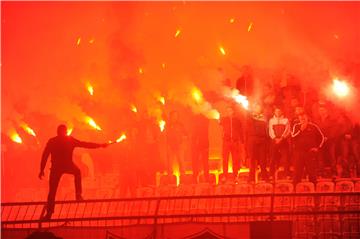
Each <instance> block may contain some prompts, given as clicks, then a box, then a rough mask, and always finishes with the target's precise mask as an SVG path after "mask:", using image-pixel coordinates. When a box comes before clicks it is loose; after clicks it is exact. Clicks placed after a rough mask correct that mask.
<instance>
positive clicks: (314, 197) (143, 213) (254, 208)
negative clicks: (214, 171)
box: [1, 192, 360, 238]
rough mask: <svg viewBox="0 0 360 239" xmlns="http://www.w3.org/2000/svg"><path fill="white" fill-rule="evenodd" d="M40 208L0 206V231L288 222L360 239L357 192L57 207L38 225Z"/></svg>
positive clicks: (298, 229)
mask: <svg viewBox="0 0 360 239" xmlns="http://www.w3.org/2000/svg"><path fill="white" fill-rule="evenodd" d="M45 205H46V203H45V202H17V203H16V202H14V203H2V204H1V207H2V211H1V219H2V228H3V229H7V228H8V229H10V228H12V229H15V228H51V227H64V226H71V227H114V226H115V227H117V226H127V225H140V224H143V225H146V224H147V225H155V226H156V225H159V224H168V223H178V222H201V223H204V222H205V223H219V222H220V223H221V222H223V223H238V222H251V221H284V220H285V221H292V222H293V230H294V235H305V236H306V235H307V236H309V237H311V235H322V234H324V235H325V234H329V235H341V236H344V237H346V238H349V236H350V238H360V192H341V193H261V194H260V193H258V194H256V193H255V194H232V195H211V196H210V195H208V196H177V197H146V198H120V199H101V200H100V199H93V200H84V201H80V202H79V201H57V202H56V207H55V212H54V214H53V217H52V219H51V220H49V221H42V220H40V218H41V216H42V215H43V214H44V212H45Z"/></svg>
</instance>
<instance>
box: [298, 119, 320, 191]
mask: <svg viewBox="0 0 360 239" xmlns="http://www.w3.org/2000/svg"><path fill="white" fill-rule="evenodd" d="M291 136H292V137H293V139H294V147H295V148H294V149H295V154H296V157H295V176H294V184H295V185H296V184H297V183H298V182H300V181H301V178H302V177H303V174H304V172H306V174H308V175H309V180H310V181H311V182H313V183H316V169H317V154H318V152H319V150H320V148H321V147H322V145H323V143H324V140H325V137H324V135H323V133H322V132H321V130H320V128H319V127H318V126H317V125H316V124H314V123H312V122H310V121H309V118H308V116H307V115H306V114H301V115H299V123H297V124H295V125H294V127H293V130H292V133H291Z"/></svg>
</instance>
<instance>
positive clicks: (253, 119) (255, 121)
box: [247, 104, 269, 182]
mask: <svg viewBox="0 0 360 239" xmlns="http://www.w3.org/2000/svg"><path fill="white" fill-rule="evenodd" d="M247 127H248V137H247V138H248V154H249V158H250V175H249V181H251V182H253V181H255V172H256V169H257V165H258V164H259V165H260V169H261V177H262V179H263V180H266V181H267V180H268V179H269V175H268V172H267V169H266V157H267V151H268V143H269V136H268V130H267V122H266V119H265V117H264V115H263V114H262V107H261V105H259V104H256V105H254V110H253V112H252V114H251V115H250V116H249V117H248V124H247Z"/></svg>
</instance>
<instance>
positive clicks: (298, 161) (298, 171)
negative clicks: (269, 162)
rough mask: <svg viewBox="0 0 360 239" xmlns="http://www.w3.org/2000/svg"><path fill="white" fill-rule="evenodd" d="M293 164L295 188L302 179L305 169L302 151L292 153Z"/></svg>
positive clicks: (304, 158) (304, 157)
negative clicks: (293, 157)
mask: <svg viewBox="0 0 360 239" xmlns="http://www.w3.org/2000/svg"><path fill="white" fill-rule="evenodd" d="M294 156H295V162H294V167H295V169H294V171H295V172H294V185H295V186H296V184H297V183H299V182H300V181H301V179H302V176H303V173H304V167H305V160H306V156H304V154H303V152H302V150H298V149H297V150H295V151H294Z"/></svg>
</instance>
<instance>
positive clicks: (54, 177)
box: [39, 124, 109, 220]
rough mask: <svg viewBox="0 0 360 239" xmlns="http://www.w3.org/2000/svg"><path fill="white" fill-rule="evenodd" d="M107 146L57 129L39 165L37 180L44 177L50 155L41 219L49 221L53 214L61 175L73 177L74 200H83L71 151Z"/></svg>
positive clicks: (79, 178) (79, 179)
mask: <svg viewBox="0 0 360 239" xmlns="http://www.w3.org/2000/svg"><path fill="white" fill-rule="evenodd" d="M108 145H109V144H107V143H105V144H96V143H88V142H83V141H80V140H77V139H75V138H74V137H72V136H68V135H67V128H66V126H65V125H63V124H61V125H59V126H58V128H57V136H55V137H53V138H51V139H49V141H48V142H47V144H46V147H45V149H44V151H43V154H42V157H41V164H40V173H39V178H40V179H42V177H43V176H44V169H45V166H46V162H47V160H48V157H49V155H50V154H51V170H50V179H49V186H50V188H49V194H48V201H47V213H46V215H45V216H44V217H43V219H45V220H49V219H50V218H51V215H52V214H53V212H54V207H55V196H56V191H57V188H58V185H59V182H60V179H61V176H62V175H63V174H72V175H74V177H75V191H76V200H83V198H82V196H81V193H82V190H81V174H80V169H79V168H78V167H77V166H76V165H75V164H74V162H73V151H74V149H75V148H76V147H81V148H100V147H107V146H108Z"/></svg>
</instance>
